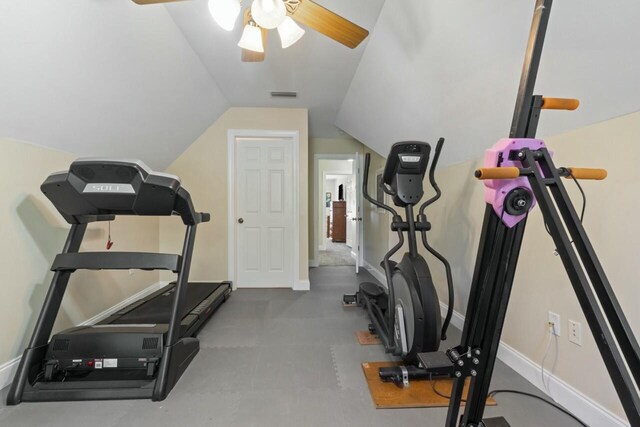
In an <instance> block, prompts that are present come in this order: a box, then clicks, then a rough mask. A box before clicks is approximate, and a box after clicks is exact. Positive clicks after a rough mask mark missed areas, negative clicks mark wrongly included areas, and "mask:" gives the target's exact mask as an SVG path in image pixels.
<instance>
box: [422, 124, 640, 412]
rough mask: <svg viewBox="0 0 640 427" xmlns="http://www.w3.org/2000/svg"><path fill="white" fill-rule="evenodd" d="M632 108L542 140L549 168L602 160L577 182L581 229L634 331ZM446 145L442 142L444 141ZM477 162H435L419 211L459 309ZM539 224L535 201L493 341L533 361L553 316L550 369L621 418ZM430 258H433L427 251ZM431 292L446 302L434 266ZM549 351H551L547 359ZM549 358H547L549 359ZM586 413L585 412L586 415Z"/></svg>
mask: <svg viewBox="0 0 640 427" xmlns="http://www.w3.org/2000/svg"><path fill="white" fill-rule="evenodd" d="M638 135H640V113H635V114H631V115H627V116H624V117H620V118H616V119H613V120H610V121H607V122H603V123H599V124H595V125H592V126H589V127H586V128H583V129H579V130H576V131H573V132H569V133H566V134H562V135H558V136H554V137H550V138H546V142H547V145H548V146H549V148H550V149H551V150H553V151H554V153H555V155H554V159H555V162H556V163H557V165H558V166H560V165H566V166H584V167H604V168H606V169H608V171H609V177H608V179H607V180H605V181H602V182H597V181H594V182H584V183H583V187H584V190H585V192H586V194H587V210H586V216H585V220H584V224H585V228H586V229H587V232H588V233H589V237H590V239H591V241H592V243H593V246H594V247H595V249H596V252H597V253H598V255H599V257H600V261H601V262H602V264H603V266H604V268H605V271H606V272H607V275H608V277H609V280H610V281H611V284H612V286H613V289H614V290H615V292H616V294H617V296H618V299H619V300H620V303H621V305H622V307H623V309H624V310H625V313H626V315H627V318H628V319H629V322H630V323H631V326H632V328H633V329H634V330H635V332H636V333H638V334H640V311H638V310H637V309H636V308H637V307H636V306H637V301H638V279H639V278H640V263H638V262H637V257H638V252H639V251H640V244H639V243H638V242H640V221H638V212H639V211H640V198H639V197H637V194H638V191H637V190H636V186H637V184H638V182H640V169H638V167H637V161H638V159H640V145H638ZM445 149H446V148H445ZM479 165H480V160H477V161H470V162H465V163H462V164H457V165H453V166H449V167H445V168H441V169H440V171H439V172H438V175H437V178H438V182H439V183H440V186H441V187H442V190H443V198H442V199H441V200H440V201H439V202H437V203H436V204H435V205H433V206H432V207H431V208H430V209H429V212H428V213H429V217H430V220H431V222H432V223H433V230H432V231H431V233H430V236H431V242H432V243H433V245H434V246H435V247H436V248H438V249H439V250H441V251H442V253H443V254H444V255H445V256H447V257H448V258H449V261H450V262H451V264H452V267H453V269H454V280H455V287H456V292H457V294H456V304H455V309H456V310H457V311H458V312H460V313H462V314H464V312H465V308H466V302H467V299H468V293H469V286H470V283H471V275H472V272H473V268H474V263H475V255H476V251H477V246H478V240H479V236H480V231H481V226H482V219H483V211H484V206H485V205H484V202H483V186H482V184H481V183H479V182H477V181H476V180H474V179H473V178H472V176H473V175H472V173H473V170H474V169H475V168H476V167H477V166H479ZM566 186H567V189H568V191H569V193H570V195H571V197H572V199H573V200H574V203H575V204H576V206H577V208H578V209H579V208H580V206H581V198H580V195H579V193H578V191H577V190H576V188H575V185H573V184H572V183H571V182H569V181H567V182H566ZM553 252H554V245H553V243H552V240H551V238H550V237H549V236H548V235H547V233H546V232H545V230H544V226H543V222H542V216H541V213H540V210H539V209H536V210H534V212H532V213H531V215H530V218H529V222H528V225H527V231H526V234H525V238H524V243H523V246H522V252H521V255H520V262H519V265H518V269H517V273H516V277H515V282H514V288H513V294H512V297H511V303H510V306H509V310H508V313H507V319H506V324H505V328H504V333H503V337H502V339H503V341H504V342H506V343H507V344H508V345H510V346H512V347H513V348H515V349H516V350H517V351H519V352H521V353H523V354H524V355H525V356H527V357H528V358H530V359H531V360H533V361H535V362H537V363H538V364H540V363H541V361H542V358H543V356H544V352H545V348H546V342H547V339H548V335H547V333H548V332H547V330H548V329H547V326H546V322H547V316H548V312H549V311H554V312H556V313H558V314H560V316H561V321H562V325H561V336H560V337H559V338H558V351H557V363H556V366H555V368H554V370H553V372H554V374H555V375H556V376H558V377H560V378H561V379H562V380H564V381H566V382H568V383H569V384H571V385H572V386H574V387H575V388H577V389H578V390H580V391H582V392H583V393H584V394H586V395H587V396H589V397H591V398H592V399H594V400H596V401H597V402H599V403H600V404H602V405H603V406H605V407H606V408H608V409H609V410H611V411H613V412H615V413H616V414H618V415H619V416H621V417H623V412H622V409H621V406H620V404H619V403H618V398H617V396H616V394H615V392H614V389H613V386H612V385H611V381H610V380H609V377H608V375H607V373H606V370H605V367H604V364H603V362H602V361H601V358H600V355H599V352H598V350H597V348H596V346H595V342H594V340H593V338H592V336H591V333H590V332H589V329H588V327H587V324H586V321H585V318H584V316H583V315H582V312H581V310H580V307H579V305H578V302H577V299H576V297H575V294H574V292H573V288H572V287H571V284H570V283H569V280H568V278H567V274H566V272H565V270H564V268H563V266H562V264H561V261H560V258H558V257H557V256H555V255H554V254H553ZM428 261H429V263H430V265H436V260H435V259H433V258H428ZM433 270H434V277H435V279H436V281H437V283H438V292H439V295H440V299H441V300H443V301H444V300H446V294H445V293H444V292H445V282H444V273H443V272H442V269H440V268H437V269H436V268H433ZM569 319H572V320H576V321H578V322H581V323H582V325H583V345H582V346H581V347H580V346H577V345H575V344H572V343H570V342H569V341H568V326H567V322H568V320H569ZM553 359H554V351H553V350H552V352H551V354H550V356H549V358H548V360H549V361H552V360H553ZM550 364H552V363H550ZM587 421H588V420H587Z"/></svg>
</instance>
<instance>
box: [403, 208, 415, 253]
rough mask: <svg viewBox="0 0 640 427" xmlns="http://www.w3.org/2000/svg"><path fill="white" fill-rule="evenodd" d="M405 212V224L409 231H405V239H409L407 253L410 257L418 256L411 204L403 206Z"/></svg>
mask: <svg viewBox="0 0 640 427" xmlns="http://www.w3.org/2000/svg"><path fill="white" fill-rule="evenodd" d="M405 213H406V216H407V224H409V231H408V232H407V239H408V240H409V254H410V255H411V256H412V257H416V256H418V243H417V240H416V222H415V218H414V217H413V206H412V205H407V206H406V207H405Z"/></svg>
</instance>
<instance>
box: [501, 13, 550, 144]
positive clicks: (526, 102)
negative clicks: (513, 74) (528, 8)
mask: <svg viewBox="0 0 640 427" xmlns="http://www.w3.org/2000/svg"><path fill="white" fill-rule="evenodd" d="M552 4H553V0H537V1H536V7H535V10H534V12H533V21H532V22H531V30H530V32H529V42H528V43H527V51H526V54H525V57H524V64H523V66H522V74H521V76H520V86H519V88H518V97H517V98H516V108H515V110H514V112H513V120H512V122H511V131H510V132H509V137H510V138H524V137H525V136H527V128H528V127H529V116H530V111H531V100H532V97H533V89H534V86H535V84H536V77H537V76H538V67H539V65H540V57H541V56H542V47H543V45H544V37H545V34H546V32H547V24H548V23H549V13H550V12H551V5H552ZM531 137H533V136H531Z"/></svg>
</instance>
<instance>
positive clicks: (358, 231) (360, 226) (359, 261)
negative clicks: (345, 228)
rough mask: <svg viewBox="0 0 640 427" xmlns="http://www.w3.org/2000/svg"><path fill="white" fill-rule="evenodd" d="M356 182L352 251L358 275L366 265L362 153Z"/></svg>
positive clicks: (356, 172) (356, 165)
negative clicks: (362, 266)
mask: <svg viewBox="0 0 640 427" xmlns="http://www.w3.org/2000/svg"><path fill="white" fill-rule="evenodd" d="M354 169H355V171H354V172H355V178H356V179H355V182H356V185H355V187H356V191H355V192H354V195H355V205H356V206H355V210H356V218H355V224H356V226H355V237H354V240H355V243H354V245H353V248H352V251H353V252H354V253H355V254H356V274H357V273H358V272H359V271H360V266H361V265H363V264H364V222H363V221H362V218H363V214H364V212H363V209H364V207H363V200H364V196H363V194H362V184H363V182H364V180H363V176H362V173H363V172H364V163H363V158H362V155H361V154H360V153H356V161H355V168H354Z"/></svg>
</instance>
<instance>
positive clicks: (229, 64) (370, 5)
mask: <svg viewBox="0 0 640 427" xmlns="http://www.w3.org/2000/svg"><path fill="white" fill-rule="evenodd" d="M316 2H317V3H318V4H321V5H322V6H324V7H326V8H328V9H330V10H332V11H334V12H336V13H338V14H339V15H342V16H344V17H345V18H347V19H349V20H351V21H353V22H355V23H356V24H358V25H360V26H362V27H364V28H367V29H369V30H373V27H374V26H375V23H376V20H377V19H378V15H379V13H380V9H381V8H382V5H383V4H384V0H349V1H344V0H316ZM247 4H250V3H249V2H248V1H246V0H245V1H244V2H243V5H247ZM165 7H166V8H167V10H168V11H169V13H170V14H171V16H172V17H173V19H174V21H175V22H176V24H177V25H178V27H179V28H180V29H181V30H182V32H183V33H184V36H185V37H186V39H187V40H188V41H189V43H190V44H191V46H192V47H193V49H194V50H195V51H196V52H197V54H198V55H199V56H200V58H201V59H202V62H203V63H204V64H205V66H206V68H207V69H208V70H209V73H211V75H212V76H213V77H214V79H215V80H216V82H218V86H219V87H220V89H221V90H222V92H223V93H224V95H225V97H226V98H227V99H228V100H229V103H230V104H231V105H233V106H238V107H304V108H308V109H309V133H310V135H311V136H312V137H318V138H331V137H337V136H339V131H338V129H336V127H335V126H334V122H335V118H336V115H337V113H338V109H339V108H340V105H341V104H342V100H343V98H344V94H345V93H346V92H347V89H348V88H349V84H350V83H351V79H352V77H353V74H354V73H355V70H356V68H357V67H358V63H359V61H360V57H361V56H362V53H363V52H364V49H365V47H366V44H367V40H365V41H364V42H363V43H361V44H360V46H358V47H357V48H356V49H354V50H352V49H349V48H347V47H345V46H343V45H341V44H339V43H337V42H335V41H333V40H331V39H329V38H327V37H325V36H323V35H322V34H320V33H317V32H315V31H313V30H310V29H308V28H305V29H306V30H307V32H306V34H305V35H304V37H302V39H301V40H300V41H299V42H297V43H296V44H295V45H293V46H291V47H289V48H288V49H282V48H281V47H280V38H279V37H278V34H277V32H276V31H270V32H269V36H268V41H267V48H266V59H265V61H264V62H261V63H243V62H241V61H240V49H239V48H238V46H237V43H238V40H240V36H241V34H242V22H241V21H242V20H241V18H239V19H238V22H237V23H236V28H235V29H234V31H232V32H227V31H224V30H222V29H221V28H220V27H218V26H217V25H216V24H215V22H214V21H213V19H212V18H211V15H210V14H209V11H208V8H207V1H206V0H194V1H189V2H178V3H172V4H167V5H166V6H165ZM274 90H275V91H297V92H298V98H297V99H273V98H271V97H270V92H271V91H274Z"/></svg>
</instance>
